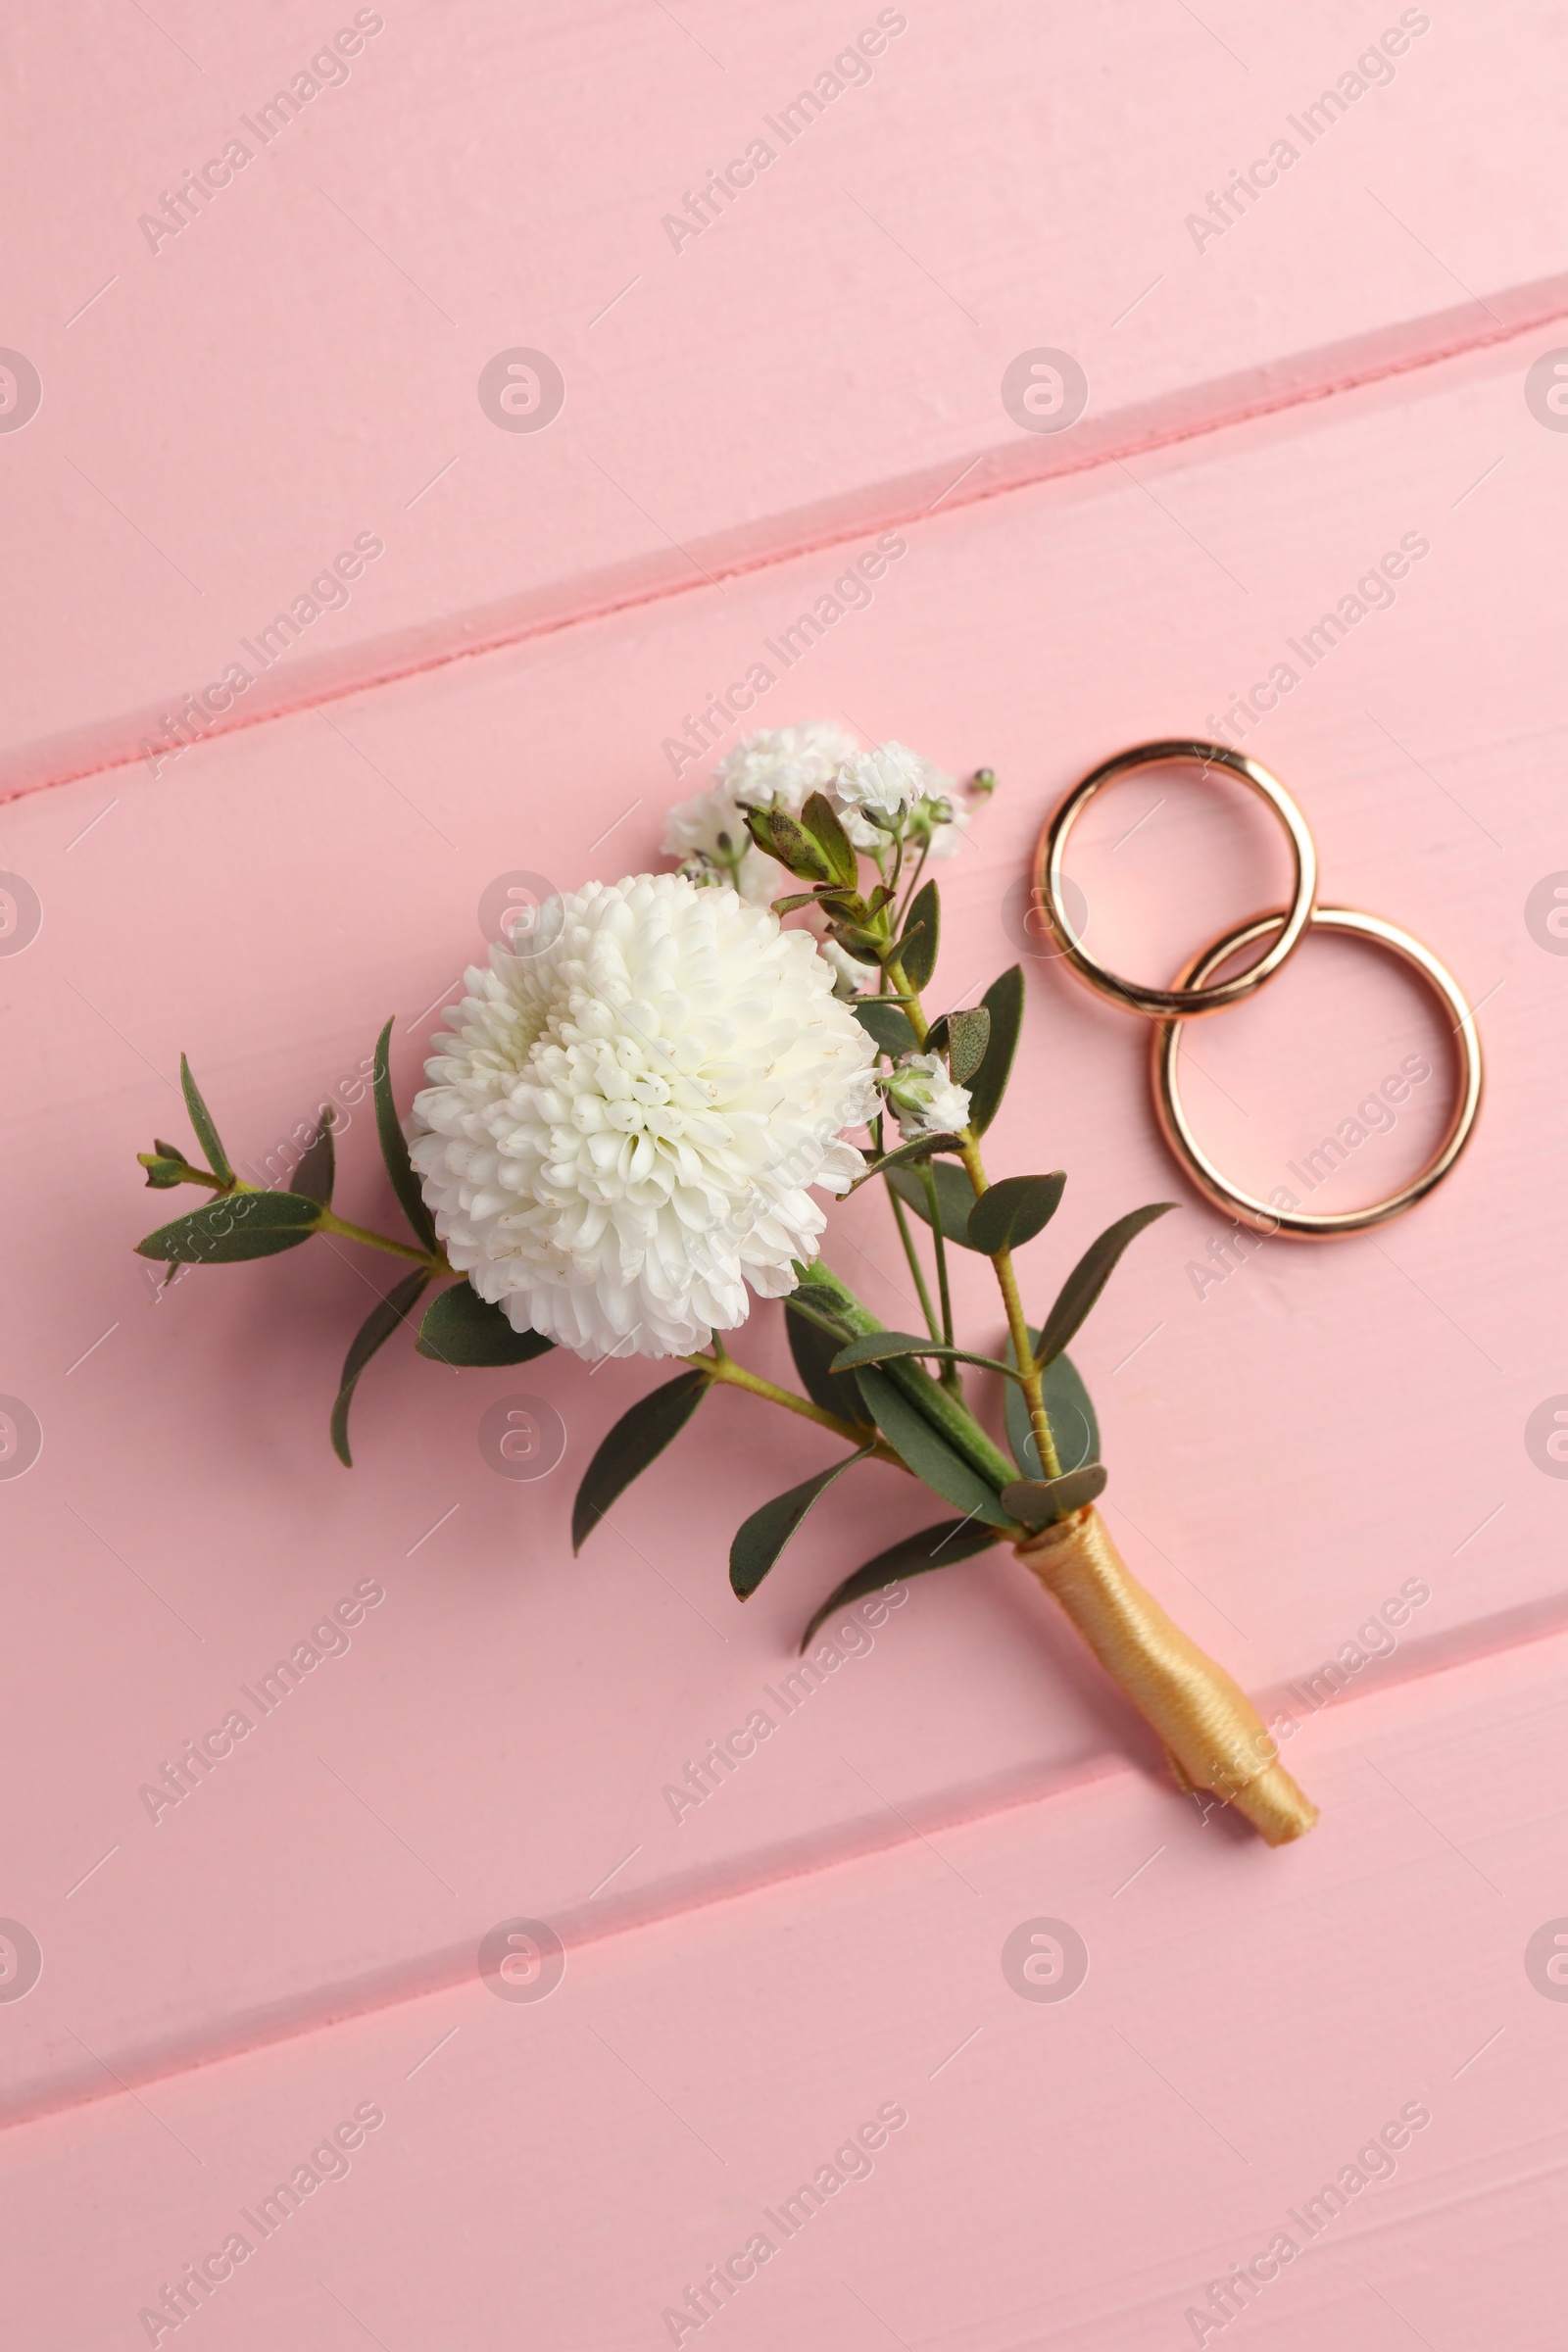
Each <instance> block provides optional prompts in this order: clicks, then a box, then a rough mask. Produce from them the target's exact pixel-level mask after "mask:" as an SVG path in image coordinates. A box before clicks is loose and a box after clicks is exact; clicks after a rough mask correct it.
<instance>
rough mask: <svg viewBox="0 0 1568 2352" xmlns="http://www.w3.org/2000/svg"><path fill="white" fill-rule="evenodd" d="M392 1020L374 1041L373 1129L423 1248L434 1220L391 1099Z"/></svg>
mask: <svg viewBox="0 0 1568 2352" xmlns="http://www.w3.org/2000/svg"><path fill="white" fill-rule="evenodd" d="M391 1042H392V1023H391V1021H388V1023H387V1025H386V1027H385V1028H384V1029H383V1030H382V1032H381V1034H380V1036H379V1037H378V1038H377V1039H376V1041H375V1064H374V1068H373V1071H372V1074H371V1085H372V1086H373V1088H374V1091H375V1131H376V1133H377V1135H378V1136H379V1137H380V1139H381V1157H382V1158H383V1159H384V1160H385V1161H386V1172H387V1174H388V1175H389V1176H390V1177H391V1179H392V1190H393V1191H394V1192H395V1193H396V1195H397V1197H398V1199H399V1201H401V1202H402V1205H403V1214H404V1215H405V1216H406V1217H407V1218H408V1220H409V1223H410V1225H411V1226H412V1227H413V1229H414V1238H415V1240H416V1241H417V1242H421V1243H422V1244H423V1245H424V1247H425V1249H426V1250H433V1249H434V1248H435V1224H434V1221H433V1219H432V1218H431V1215H430V1211H429V1210H428V1209H427V1208H426V1207H425V1205H424V1195H423V1194H422V1193H421V1192H420V1190H419V1179H418V1178H417V1176H416V1174H415V1173H414V1163H413V1161H412V1160H411V1159H410V1157H409V1147H408V1145H407V1143H406V1142H405V1141H404V1137H403V1129H402V1128H401V1127H400V1126H399V1124H398V1114H397V1105H396V1104H395V1103H393V1100H392V1065H391V1061H390V1057H389V1056H390V1051H391Z"/></svg>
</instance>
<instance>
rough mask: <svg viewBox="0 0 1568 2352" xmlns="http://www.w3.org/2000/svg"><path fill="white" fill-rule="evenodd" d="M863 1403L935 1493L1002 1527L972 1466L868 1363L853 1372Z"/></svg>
mask: <svg viewBox="0 0 1568 2352" xmlns="http://www.w3.org/2000/svg"><path fill="white" fill-rule="evenodd" d="M855 1377H856V1379H857V1380H858V1382H859V1384H860V1394H861V1396H862V1397H864V1398H865V1403H866V1409H867V1411H868V1412H869V1413H870V1415H871V1417H872V1419H873V1420H874V1421H875V1423H876V1425H877V1427H878V1429H879V1430H880V1431H881V1432H882V1434H883V1436H884V1437H885V1438H886V1439H887V1441H888V1443H889V1445H890V1446H892V1447H893V1450H894V1452H895V1453H896V1454H897V1455H898V1457H899V1459H900V1460H901V1461H902V1462H903V1463H904V1465H905V1467H906V1469H908V1470H912V1471H913V1473H914V1475H915V1477H916V1478H918V1479H920V1480H922V1481H923V1482H924V1484H925V1485H926V1486H928V1487H929V1488H930V1489H931V1492H932V1493H933V1494H934V1495H941V1497H942V1499H943V1501H944V1502H951V1503H952V1504H953V1506H954V1508H955V1509H956V1510H960V1511H968V1512H970V1513H971V1514H972V1515H973V1516H974V1517H975V1518H978V1519H983V1520H985V1522H986V1524H987V1525H988V1526H989V1527H1005V1526H1006V1525H1007V1524H1008V1520H1007V1514H1006V1512H1005V1510H1004V1509H1003V1507H1002V1504H1001V1502H1000V1501H999V1500H998V1497H997V1490H996V1489H995V1488H994V1487H989V1486H987V1484H986V1482H985V1480H984V1479H983V1478H982V1477H981V1476H980V1474H979V1472H978V1471H977V1470H971V1469H970V1467H969V1465H968V1463H967V1462H966V1461H964V1460H963V1459H962V1457H961V1455H959V1454H958V1453H956V1451H955V1450H954V1448H953V1447H952V1446H950V1445H949V1444H948V1442H947V1440H946V1439H945V1438H941V1437H939V1436H938V1435H937V1432H936V1431H935V1429H933V1428H932V1426H931V1423H930V1422H929V1421H928V1420H927V1419H926V1417H925V1415H924V1414H923V1413H922V1412H921V1411H920V1410H919V1408H918V1406H916V1405H914V1404H912V1403H910V1401H909V1399H908V1398H907V1397H906V1396H905V1395H904V1394H903V1393H902V1391H901V1390H899V1389H897V1388H895V1387H894V1385H893V1383H892V1381H891V1380H890V1379H889V1378H888V1376H887V1374H886V1373H885V1372H877V1371H873V1370H872V1368H871V1366H870V1365H869V1364H868V1365H866V1366H865V1367H864V1369H863V1370H861V1371H859V1372H857V1374H856V1376H855Z"/></svg>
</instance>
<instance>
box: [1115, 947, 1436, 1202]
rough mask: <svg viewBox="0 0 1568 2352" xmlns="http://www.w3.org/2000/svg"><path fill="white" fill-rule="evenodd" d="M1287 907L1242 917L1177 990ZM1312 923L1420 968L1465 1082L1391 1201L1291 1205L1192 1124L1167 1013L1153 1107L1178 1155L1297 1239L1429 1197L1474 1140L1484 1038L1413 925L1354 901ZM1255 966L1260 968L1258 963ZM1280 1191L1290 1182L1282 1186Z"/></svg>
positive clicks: (1219, 1197) (1220, 1196)
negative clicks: (1232, 1174) (1433, 1141)
mask: <svg viewBox="0 0 1568 2352" xmlns="http://www.w3.org/2000/svg"><path fill="white" fill-rule="evenodd" d="M1286 920H1287V917H1286V914H1285V913H1284V912H1283V911H1282V910H1279V909H1276V910H1275V911H1274V912H1273V913H1271V914H1261V915H1258V916H1256V917H1255V918H1254V920H1252V921H1251V922H1248V923H1239V924H1238V925H1237V926H1236V928H1235V930H1233V931H1227V932H1226V933H1225V935H1224V937H1223V938H1222V939H1216V940H1215V941H1214V943H1213V945H1212V946H1211V947H1207V948H1205V949H1204V950H1203V951H1202V953H1201V955H1200V956H1194V957H1193V959H1192V961H1191V963H1189V964H1188V965H1187V967H1186V969H1185V970H1184V971H1183V973H1182V975H1181V979H1180V981H1179V983H1178V991H1180V990H1181V989H1185V988H1187V987H1188V986H1190V985H1191V984H1193V983H1195V982H1196V983H1198V984H1200V985H1201V983H1202V982H1203V981H1204V980H1206V979H1207V977H1208V975H1209V973H1210V972H1213V971H1217V970H1218V969H1219V967H1220V965H1221V964H1223V963H1224V962H1225V961H1226V959H1227V958H1228V957H1229V956H1234V955H1237V954H1238V953H1239V952H1240V951H1241V950H1242V949H1243V948H1248V947H1250V946H1251V945H1252V943H1253V942H1254V941H1255V940H1259V939H1262V938H1264V937H1266V935H1267V934H1268V933H1269V932H1271V931H1280V930H1281V929H1282V928H1283V927H1284V925H1285V924H1286ZM1310 923H1311V927H1312V928H1313V929H1314V930H1320V931H1343V932H1348V933H1350V934H1352V935H1353V936H1354V937H1356V938H1358V939H1370V940H1372V941H1374V942H1375V943H1376V944H1377V945H1378V946H1380V947H1384V948H1387V949H1389V950H1390V951H1391V952H1392V953H1393V954H1394V955H1396V956H1398V957H1399V958H1400V959H1401V960H1402V961H1403V962H1405V963H1407V964H1409V965H1410V966H1411V968H1412V969H1413V970H1415V971H1417V972H1419V973H1420V974H1421V976H1422V978H1423V979H1424V980H1426V981H1427V982H1428V983H1429V985H1430V986H1431V987H1432V989H1433V990H1434V991H1435V992H1436V994H1437V995H1438V997H1439V998H1440V999H1441V1000H1442V1002H1443V1003H1444V1004H1445V1005H1446V1006H1447V1008H1448V1011H1449V1013H1450V1015H1451V1016H1452V1023H1453V1027H1452V1034H1453V1036H1454V1038H1455V1039H1456V1040H1457V1042H1458V1051H1459V1089H1458V1096H1457V1099H1456V1101H1455V1103H1454V1107H1453V1115H1452V1117H1451V1118H1450V1119H1449V1121H1448V1126H1447V1130H1446V1133H1445V1135H1444V1137H1443V1140H1442V1142H1441V1143H1440V1144H1439V1145H1438V1148H1437V1150H1436V1151H1435V1152H1433V1154H1432V1157H1431V1158H1430V1159H1429V1160H1428V1161H1427V1163H1426V1165H1425V1167H1423V1168H1422V1169H1421V1171H1420V1173H1419V1174H1418V1175H1416V1176H1414V1177H1412V1178H1411V1180H1410V1182H1409V1183H1408V1184H1407V1185H1405V1186H1403V1187H1402V1189H1401V1190H1400V1191H1398V1192H1397V1193H1392V1194H1391V1195H1390V1196H1389V1198H1388V1199H1387V1200H1385V1201H1374V1202H1373V1204H1372V1205H1371V1207H1369V1208H1348V1209H1341V1210H1339V1211H1337V1212H1335V1213H1332V1214H1331V1213H1329V1212H1327V1211H1325V1212H1322V1213H1319V1214H1317V1215H1312V1214H1309V1213H1308V1212H1307V1211H1305V1210H1303V1209H1300V1208H1295V1209H1287V1208H1284V1207H1282V1206H1280V1204H1279V1203H1278V1201H1259V1200H1257V1199H1256V1198H1255V1197H1254V1196H1253V1195H1252V1194H1250V1193H1244V1192H1242V1191H1241V1190H1240V1189H1239V1188H1238V1187H1237V1186H1235V1185H1233V1184H1230V1183H1228V1182H1227V1180H1226V1179H1225V1177H1224V1176H1222V1175H1221V1174H1220V1171H1219V1170H1218V1168H1216V1167H1215V1165H1214V1163H1213V1161H1212V1160H1211V1159H1210V1158H1209V1157H1208V1155H1207V1153H1206V1152H1204V1151H1203V1150H1202V1148H1201V1145H1200V1144H1199V1142H1198V1139H1197V1137H1196V1136H1195V1135H1194V1133H1193V1130H1192V1127H1191V1124H1190V1123H1189V1120H1188V1117H1187V1112H1186V1109H1185V1108H1184V1106H1183V1103H1182V1100H1181V1097H1180V1095H1179V1093H1178V1092H1177V1086H1176V1065H1177V1057H1178V1055H1179V1054H1180V1051H1181V1030H1182V1023H1181V1020H1180V1019H1173V1020H1166V1021H1164V1022H1162V1023H1161V1025H1160V1027H1159V1028H1158V1029H1157V1030H1156V1031H1155V1033H1154V1043H1153V1053H1152V1076H1153V1082H1154V1107H1155V1110H1156V1111H1157V1113H1158V1116H1159V1124H1160V1127H1161V1129H1162V1131H1163V1133H1164V1137H1165V1141H1166V1142H1167V1144H1169V1146H1170V1148H1171V1150H1172V1152H1174V1153H1175V1155H1176V1157H1177V1158H1178V1159H1179V1160H1180V1161H1181V1163H1182V1165H1183V1166H1184V1167H1185V1169H1186V1170H1187V1173H1188V1175H1189V1176H1190V1177H1191V1178H1192V1180H1193V1182H1194V1184H1196V1185H1197V1187H1198V1189H1199V1191H1200V1192H1201V1193H1202V1194H1203V1195H1204V1196H1205V1198H1206V1199H1208V1200H1210V1201H1213V1203H1214V1205H1215V1206H1216V1207H1217V1208H1223V1209H1225V1210H1226V1211H1228V1213H1229V1214H1230V1215H1232V1216H1233V1217H1235V1218H1237V1219H1238V1220H1239V1222H1241V1223H1242V1224H1244V1225H1250V1227H1251V1228H1252V1230H1253V1231H1254V1232H1257V1233H1266V1234H1275V1233H1283V1234H1286V1235H1289V1236H1290V1237H1291V1238H1293V1239H1295V1240H1300V1241H1324V1240H1328V1239H1330V1238H1332V1237H1333V1236H1334V1235H1335V1234H1342V1233H1360V1232H1363V1231H1364V1230H1365V1229H1366V1228H1367V1227H1368V1226H1371V1225H1386V1224H1387V1223H1388V1222H1389V1220H1390V1219H1391V1218H1392V1217H1398V1216H1402V1215H1403V1214H1404V1212H1405V1210H1406V1209H1407V1208H1413V1207H1414V1206H1415V1203H1416V1202H1417V1201H1421V1200H1424V1199H1425V1197H1426V1195H1427V1194H1428V1193H1430V1192H1431V1190H1432V1188H1433V1186H1434V1185H1436V1184H1439V1183H1441V1182H1442V1180H1443V1178H1444V1177H1445V1176H1446V1174H1447V1173H1448V1170H1449V1169H1450V1168H1451V1167H1452V1166H1453V1163H1454V1161H1455V1160H1456V1159H1457V1158H1458V1156H1459V1154H1460V1152H1462V1151H1463V1150H1464V1148H1465V1145H1466V1144H1467V1143H1468V1142H1469V1140H1470V1135H1471V1131H1472V1129H1473V1128H1474V1126H1475V1123H1476V1113H1477V1112H1478V1111H1479V1109H1480V1107H1481V1040H1480V1037H1479V1035H1478V1034H1477V1031H1476V1023H1475V1015H1474V1014H1473V1013H1472V1011H1471V1010H1470V1006H1469V1005H1468V1004H1467V1003H1466V1001H1465V999H1464V997H1463V996H1462V995H1461V993H1460V990H1459V987H1458V984H1457V982H1456V981H1455V980H1454V978H1453V976H1452V974H1451V973H1450V972H1448V971H1446V969H1445V967H1444V966H1443V965H1442V964H1441V963H1440V962H1439V961H1438V959H1437V957H1436V956H1434V955H1433V954H1432V952H1431V950H1430V949H1429V948H1424V947H1423V946H1422V944H1421V942H1420V941H1419V940H1418V939H1412V938H1411V937H1410V934H1409V933H1408V932H1407V931H1400V930H1399V929H1398V928H1397V926H1396V925H1395V924H1393V923H1390V922H1386V921H1385V920H1384V918H1383V917H1382V915H1379V914H1362V913H1360V912H1359V911H1358V910H1357V909H1356V908H1354V907H1313V908H1312V909H1311V912H1310ZM1252 968H1253V971H1254V972H1256V971H1259V970H1261V968H1262V967H1261V965H1254V966H1253V967H1252ZM1278 1189H1279V1190H1281V1191H1287V1190H1288V1188H1287V1187H1284V1186H1281V1187H1280V1188H1278Z"/></svg>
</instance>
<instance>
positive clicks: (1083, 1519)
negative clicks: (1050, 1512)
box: [1015, 1503, 1317, 1845]
mask: <svg viewBox="0 0 1568 2352" xmlns="http://www.w3.org/2000/svg"><path fill="white" fill-rule="evenodd" d="M1015 1549H1016V1551H1017V1555H1018V1557H1019V1559H1020V1560H1022V1562H1023V1564H1024V1566H1025V1567H1026V1568H1028V1569H1029V1570H1030V1571H1031V1572H1032V1573H1033V1574H1034V1575H1035V1576H1037V1577H1038V1578H1039V1580H1040V1582H1041V1584H1043V1585H1044V1586H1045V1588H1046V1591H1047V1592H1048V1593H1050V1594H1051V1596H1052V1598H1053V1599H1054V1600H1057V1601H1059V1602H1060V1604H1061V1606H1062V1607H1063V1608H1064V1609H1065V1610H1066V1612H1067V1615H1068V1616H1069V1617H1070V1618H1071V1619H1072V1622H1073V1624H1074V1625H1075V1626H1076V1627H1077V1629H1078V1631H1079V1633H1080V1634H1082V1636H1083V1638H1084V1640H1085V1641H1086V1642H1088V1644H1089V1646H1090V1648H1091V1649H1092V1650H1093V1651H1094V1653H1095V1655H1096V1657H1097V1658H1098V1659H1099V1660H1100V1663H1101V1664H1102V1666H1103V1668H1104V1669H1105V1672H1106V1673H1107V1674H1108V1675H1109V1676H1110V1678H1111V1680H1112V1681H1113V1682H1115V1683H1118V1684H1119V1685H1120V1686H1121V1689H1122V1690H1123V1691H1125V1692H1126V1694H1127V1696H1128V1697H1129V1698H1130V1699H1131V1700H1132V1703H1133V1705H1134V1706H1135V1707H1136V1708H1137V1709H1138V1711H1139V1713H1140V1714H1141V1715H1143V1716H1144V1717H1145V1718H1146V1719H1147V1720H1148V1721H1149V1722H1150V1723H1152V1725H1153V1727H1154V1730H1155V1731H1156V1732H1157V1733H1158V1734H1159V1737H1160V1739H1161V1740H1163V1741H1164V1743H1165V1754H1166V1758H1167V1760H1168V1761H1169V1764H1170V1768H1171V1771H1172V1774H1173V1775H1174V1777H1175V1780H1176V1784H1177V1786H1178V1787H1179V1788H1180V1789H1183V1790H1184V1791H1189V1792H1190V1791H1191V1790H1193V1789H1210V1790H1212V1792H1213V1793H1214V1794H1215V1795H1216V1796H1218V1797H1219V1798H1220V1799H1221V1800H1222V1801H1223V1802H1224V1803H1226V1804H1231V1805H1234V1806H1235V1807H1236V1810H1237V1812H1238V1813H1241V1814H1245V1816H1246V1818H1247V1819H1248V1820H1249V1821H1250V1823H1251V1824H1252V1827H1253V1828H1254V1829H1255V1830H1256V1831H1257V1832H1258V1834H1259V1836H1260V1837H1262V1838H1266V1839H1267V1841H1268V1843H1269V1844H1270V1845H1287V1844H1289V1842H1290V1840H1291V1839H1292V1838H1301V1837H1304V1836H1305V1834H1306V1832H1307V1831H1308V1830H1309V1829H1310V1828H1311V1827H1312V1824H1313V1822H1315V1821H1316V1819H1317V1807H1316V1805H1314V1804H1313V1803H1312V1801H1311V1799H1310V1798H1309V1797H1306V1796H1303V1795H1302V1793H1301V1791H1300V1789H1298V1787H1297V1786H1296V1783H1295V1782H1294V1781H1293V1780H1292V1778H1291V1776H1290V1774H1289V1773H1288V1772H1287V1771H1286V1770H1285V1767H1284V1765H1283V1764H1281V1763H1280V1762H1279V1760H1278V1759H1279V1748H1278V1745H1277V1743H1276V1742H1275V1740H1273V1738H1272V1737H1271V1736H1270V1734H1269V1733H1268V1731H1267V1730H1266V1729H1265V1728H1264V1724H1263V1719H1262V1717H1261V1716H1260V1715H1259V1714H1258V1712H1257V1709H1256V1708H1255V1707H1254V1706H1253V1705H1252V1702H1251V1700H1250V1698H1248V1697H1247V1696H1246V1695H1245V1693H1244V1692H1242V1691H1239V1690H1238V1689H1237V1687H1236V1685H1235V1684H1234V1683H1233V1682H1232V1681H1231V1678H1230V1676H1229V1675H1228V1674H1227V1673H1226V1672H1225V1671H1224V1669H1223V1667H1220V1666H1216V1665H1215V1663H1214V1661H1213V1659H1212V1658H1209V1657H1205V1656H1204V1654H1203V1652H1202V1651H1201V1649H1200V1648H1199V1646H1198V1644H1197V1642H1192V1641H1189V1639H1188V1637H1187V1636H1186V1635H1185V1634H1184V1633H1183V1632H1182V1631H1181V1629H1180V1627H1179V1626H1175V1625H1172V1623H1171V1621H1170V1619H1169V1618H1168V1617H1167V1616H1166V1614H1165V1612H1164V1610H1163V1609H1162V1608H1161V1607H1160V1605H1159V1603H1158V1601H1157V1600H1155V1599H1154V1597H1153V1595H1152V1593H1146V1592H1145V1591H1144V1588H1143V1586H1142V1585H1141V1584H1140V1583H1139V1582H1138V1579H1137V1578H1136V1577H1135V1576H1134V1575H1132V1574H1131V1572H1130V1571H1129V1569H1128V1567H1127V1565H1126V1563H1125V1561H1124V1560H1123V1559H1122V1557H1121V1554H1120V1553H1119V1552H1118V1551H1117V1549H1116V1546H1115V1544H1113V1543H1112V1542H1111V1540H1110V1535H1109V1532H1108V1530H1107V1529H1106V1526H1105V1523H1104V1521H1103V1519H1102V1518H1101V1516H1100V1513H1099V1512H1098V1511H1097V1510H1096V1509H1095V1507H1094V1504H1093V1503H1090V1504H1088V1505H1087V1506H1086V1507H1085V1508H1084V1509H1083V1510H1081V1511H1076V1512H1074V1514H1073V1516H1072V1517H1071V1518H1070V1519H1061V1520H1058V1521H1056V1523H1055V1524H1054V1526H1052V1527H1047V1528H1043V1529H1042V1530H1041V1532H1040V1534H1039V1535H1037V1536H1034V1537H1031V1539H1030V1540H1029V1542H1028V1543H1026V1544H1017V1545H1016V1546H1015Z"/></svg>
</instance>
